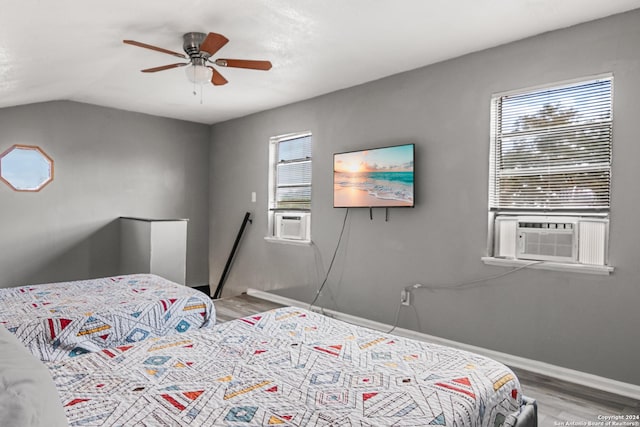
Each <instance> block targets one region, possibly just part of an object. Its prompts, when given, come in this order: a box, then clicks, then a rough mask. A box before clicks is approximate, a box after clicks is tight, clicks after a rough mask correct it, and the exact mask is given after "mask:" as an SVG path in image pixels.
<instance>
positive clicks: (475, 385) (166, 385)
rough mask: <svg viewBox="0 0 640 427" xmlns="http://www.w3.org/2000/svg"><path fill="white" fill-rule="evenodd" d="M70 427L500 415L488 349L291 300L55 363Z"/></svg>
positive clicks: (502, 370) (503, 413)
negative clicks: (367, 324)
mask: <svg viewBox="0 0 640 427" xmlns="http://www.w3.org/2000/svg"><path fill="white" fill-rule="evenodd" d="M47 365H48V367H49V368H50V370H51V373H52V377H53V379H54V382H55V383H56V386H57V389H58V391H59V394H60V397H61V399H62V404H63V406H64V408H65V410H66V415H67V417H68V419H69V424H70V425H71V426H81V425H82V426H234V427H238V426H335V427H343V426H360V427H362V426H371V427H373V426H412V427H416V426H492V427H493V426H500V425H503V423H504V422H505V420H506V419H507V418H509V417H510V419H513V417H514V413H516V412H517V410H518V408H519V406H520V404H521V400H522V395H521V390H520V386H519V383H518V380H517V378H516V377H515V375H514V374H513V373H512V372H511V371H510V370H509V369H508V368H507V367H505V366H504V365H502V364H500V363H498V362H496V361H494V360H490V359H487V358H485V357H482V356H479V355H476V354H472V353H468V352H464V351H459V350H456V349H452V348H448V347H443V346H439V345H434V344H428V343H424V342H419V341H416V340H411V339H406V338H399V337H396V336H393V335H389V334H386V333H382V332H378V331H374V330H370V329H366V328H362V327H358V326H354V325H351V324H347V323H344V322H341V321H338V320H335V319H330V318H327V317H324V316H322V315H320V314H317V313H312V312H309V311H306V310H304V309H300V308H295V307H287V308H282V309H275V310H272V311H269V312H265V313H262V314H258V315H255V316H250V317H246V318H243V319H238V320H234V321H231V322H226V323H222V324H217V325H216V326H214V327H213V328H207V329H200V330H198V331H194V332H188V333H185V334H181V335H173V336H167V337H161V338H153V339H149V340H146V341H143V342H141V343H136V344H132V345H125V346H120V347H116V348H111V349H104V350H102V351H100V352H98V353H93V354H89V355H85V356H82V357H78V358H73V359H66V360H62V361H60V362H48V363H47Z"/></svg>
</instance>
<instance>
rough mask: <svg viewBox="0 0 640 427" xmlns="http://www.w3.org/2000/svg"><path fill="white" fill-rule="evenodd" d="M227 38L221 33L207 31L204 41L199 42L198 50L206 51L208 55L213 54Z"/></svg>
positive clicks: (225, 42)
mask: <svg viewBox="0 0 640 427" xmlns="http://www.w3.org/2000/svg"><path fill="white" fill-rule="evenodd" d="M228 41H229V39H227V38H226V37H225V36H223V35H222V34H217V33H209V34H207V37H206V38H205V39H204V41H203V42H202V43H201V44H200V52H206V53H208V54H209V55H213V54H215V53H216V52H217V51H219V50H220V48H221V47H222V46H224V45H225V44H227V42H228Z"/></svg>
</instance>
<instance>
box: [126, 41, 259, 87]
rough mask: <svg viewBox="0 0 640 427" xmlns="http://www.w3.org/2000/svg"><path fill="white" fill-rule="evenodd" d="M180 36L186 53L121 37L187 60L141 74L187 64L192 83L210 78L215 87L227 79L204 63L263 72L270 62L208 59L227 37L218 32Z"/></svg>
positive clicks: (137, 44)
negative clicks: (187, 60)
mask: <svg viewBox="0 0 640 427" xmlns="http://www.w3.org/2000/svg"><path fill="white" fill-rule="evenodd" d="M182 38H183V44H182V48H183V49H184V51H185V53H186V55H184V54H182V53H180V52H174V51H172V50H168V49H164V48H161V47H157V46H152V45H150V44H146V43H141V42H137V41H135V40H123V43H126V44H130V45H133V46H138V47H143V48H145V49H151V50H155V51H157V52H162V53H166V54H169V55H173V56H177V57H178V58H183V59H189V62H178V63H175V64H168V65H162V66H160V67H154V68H147V69H144V70H141V71H142V72H143V73H155V72H157V71H164V70H169V69H171V68H178V67H184V66H187V65H189V66H190V67H189V68H187V70H186V71H187V77H188V78H189V80H190V81H192V82H193V83H200V84H202V83H206V82H209V81H210V82H211V83H213V84H214V85H216V86H220V85H224V84H227V79H225V78H224V77H223V76H222V74H220V73H219V72H218V71H217V70H216V69H215V68H213V67H212V66H211V65H207V63H208V62H211V63H212V64H215V65H217V66H219V67H232V68H248V69H251V70H264V71H266V70H269V69H271V62H269V61H255V60H249V59H216V60H214V61H212V60H211V57H212V56H213V55H215V53H216V52H218V50H220V49H221V48H222V47H223V46H224V45H225V44H227V42H228V41H229V39H227V38H226V37H225V36H223V35H222V34H217V33H209V34H205V33H196V32H192V33H186V34H184V35H183V36H182Z"/></svg>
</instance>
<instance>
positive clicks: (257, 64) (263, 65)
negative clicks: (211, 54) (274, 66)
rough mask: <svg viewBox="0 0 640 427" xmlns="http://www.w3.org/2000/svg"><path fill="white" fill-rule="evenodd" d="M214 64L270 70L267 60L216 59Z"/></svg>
mask: <svg viewBox="0 0 640 427" xmlns="http://www.w3.org/2000/svg"><path fill="white" fill-rule="evenodd" d="M215 64H216V65H219V66H220V67H233V68H249V69H251V70H264V71H266V70H270V69H271V62H269V61H252V60H248V59H216V61H215Z"/></svg>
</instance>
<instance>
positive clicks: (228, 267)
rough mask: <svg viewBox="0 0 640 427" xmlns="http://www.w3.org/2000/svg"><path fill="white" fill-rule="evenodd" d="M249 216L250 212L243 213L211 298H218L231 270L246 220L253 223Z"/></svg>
mask: <svg viewBox="0 0 640 427" xmlns="http://www.w3.org/2000/svg"><path fill="white" fill-rule="evenodd" d="M250 216H251V213H250V212H247V213H245V214H244V219H243V220H242V225H241V226H240V230H238V235H237V236H236V241H235V242H234V243H233V247H232V248H231V253H230V254H229V258H227V263H226V264H225V266H224V270H222V276H220V281H219V282H218V287H217V288H216V291H215V293H214V294H213V299H218V298H220V295H221V294H222V288H223V287H224V282H225V281H226V280H227V276H228V275H229V270H231V264H233V259H234V258H235V256H236V251H237V250H238V245H239V244H240V240H241V239H242V234H243V233H244V229H245V228H246V227H247V222H249V223H253V220H251V219H250V218H249V217H250Z"/></svg>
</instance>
